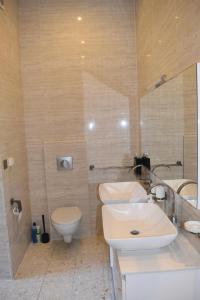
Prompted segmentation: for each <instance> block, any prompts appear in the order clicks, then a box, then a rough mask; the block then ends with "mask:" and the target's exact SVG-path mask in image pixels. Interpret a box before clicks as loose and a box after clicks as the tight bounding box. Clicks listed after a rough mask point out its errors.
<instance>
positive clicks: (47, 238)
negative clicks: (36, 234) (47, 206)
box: [42, 215, 49, 243]
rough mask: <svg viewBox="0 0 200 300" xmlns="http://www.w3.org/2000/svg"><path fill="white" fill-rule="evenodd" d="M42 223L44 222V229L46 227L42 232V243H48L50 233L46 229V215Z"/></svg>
mask: <svg viewBox="0 0 200 300" xmlns="http://www.w3.org/2000/svg"><path fill="white" fill-rule="evenodd" d="M42 223H43V229H44V232H43V234H42V243H48V242H49V234H48V233H47V232H46V230H45V220H44V215H42Z"/></svg>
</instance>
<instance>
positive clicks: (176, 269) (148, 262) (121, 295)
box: [110, 235, 200, 300]
mask: <svg viewBox="0 0 200 300" xmlns="http://www.w3.org/2000/svg"><path fill="white" fill-rule="evenodd" d="M110 258H111V267H112V274H113V285H114V292H115V299H116V300H199V299H200V284H199V283H200V255H199V253H198V252H197V251H196V250H195V249H194V248H193V247H192V245H191V244H190V243H189V241H187V240H186V238H185V237H183V236H182V235H179V237H178V238H177V240H176V241H175V242H174V243H172V244H171V245H170V246H168V247H165V248H162V249H158V250H154V251H151V250H150V251H148V250H146V251H140V252H138V251H129V252H126V253H125V252H124V253H122V252H119V251H113V250H111V251H110Z"/></svg>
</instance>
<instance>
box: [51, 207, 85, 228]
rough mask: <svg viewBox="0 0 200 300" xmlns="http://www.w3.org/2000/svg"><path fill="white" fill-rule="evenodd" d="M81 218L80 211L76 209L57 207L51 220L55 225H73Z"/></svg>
mask: <svg viewBox="0 0 200 300" xmlns="http://www.w3.org/2000/svg"><path fill="white" fill-rule="evenodd" d="M80 218H81V211H80V209H79V208H78V207H59V208H56V209H55V210H54V211H53V213H52V215H51V219H52V221H53V222H54V223H57V224H67V223H73V222H75V221H77V220H79V219H80Z"/></svg>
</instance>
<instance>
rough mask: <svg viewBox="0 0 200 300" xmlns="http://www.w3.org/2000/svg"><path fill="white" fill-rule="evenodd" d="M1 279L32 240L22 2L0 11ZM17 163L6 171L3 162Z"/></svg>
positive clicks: (13, 271)
mask: <svg viewBox="0 0 200 300" xmlns="http://www.w3.org/2000/svg"><path fill="white" fill-rule="evenodd" d="M0 40H1V46H0V144H1V146H0V161H1V169H0V223H1V226H0V277H10V276H11V275H12V274H13V273H15V271H16V269H17V267H18V265H19V263H20V261H21V259H22V257H23V255H24V252H25V250H26V248H27V246H28V243H29V240H30V225H31V216H30V205H29V195H28V179H27V162H26V149H25V136H24V116H23V102H22V95H21V78H20V55H19V41H18V1H15V0H10V1H5V10H1V9H0ZM8 157H13V158H14V159H15V164H14V166H13V167H11V168H9V169H7V170H3V167H2V160H3V159H5V158H8ZM11 198H15V199H20V200H21V201H22V206H23V216H22V219H21V221H20V222H18V221H17V219H16V217H15V216H14V215H13V213H12V209H11V207H10V199H11Z"/></svg>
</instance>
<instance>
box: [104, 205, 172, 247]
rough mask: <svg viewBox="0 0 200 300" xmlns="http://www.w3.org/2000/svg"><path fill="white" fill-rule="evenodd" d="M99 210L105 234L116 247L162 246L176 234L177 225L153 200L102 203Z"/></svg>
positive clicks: (106, 238)
mask: <svg viewBox="0 0 200 300" xmlns="http://www.w3.org/2000/svg"><path fill="white" fill-rule="evenodd" d="M102 214H103V230H104V238H105V240H106V242H107V243H108V244H109V245H110V246H111V247H113V248H115V249H120V250H139V249H155V248H161V247H164V246H167V245H169V244H170V243H171V242H172V241H173V240H174V239H175V238H176V236H177V229H176V227H175V226H174V225H173V224H172V223H171V221H170V220H169V219H168V217H167V216H166V214H165V213H164V212H163V211H162V210H161V209H160V208H159V207H158V206H157V205H156V204H153V203H131V204H114V205H112V204H110V205H104V206H103V208H102ZM132 231H137V232H138V234H136V235H133V234H132V233H131V232H132Z"/></svg>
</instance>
